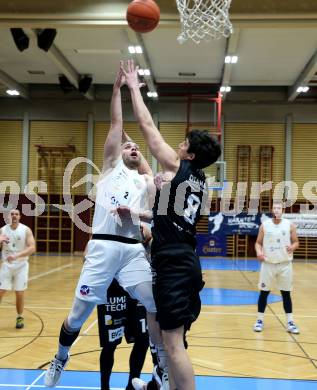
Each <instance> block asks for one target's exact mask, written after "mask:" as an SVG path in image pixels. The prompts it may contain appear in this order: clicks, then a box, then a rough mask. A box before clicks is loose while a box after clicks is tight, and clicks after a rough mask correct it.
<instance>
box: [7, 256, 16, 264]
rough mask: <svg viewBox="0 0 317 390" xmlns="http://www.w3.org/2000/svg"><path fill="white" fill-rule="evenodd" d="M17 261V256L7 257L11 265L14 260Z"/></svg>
mask: <svg viewBox="0 0 317 390" xmlns="http://www.w3.org/2000/svg"><path fill="white" fill-rule="evenodd" d="M16 259H17V255H9V256H8V257H7V261H8V262H9V263H11V261H14V260H16Z"/></svg>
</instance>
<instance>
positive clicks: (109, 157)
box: [102, 67, 124, 172]
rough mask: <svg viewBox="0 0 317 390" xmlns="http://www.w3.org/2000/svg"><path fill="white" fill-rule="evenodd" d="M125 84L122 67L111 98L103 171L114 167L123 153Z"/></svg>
mask: <svg viewBox="0 0 317 390" xmlns="http://www.w3.org/2000/svg"><path fill="white" fill-rule="evenodd" d="M123 84H124V75H123V72H122V69H121V67H120V69H119V71H118V73H117V78H116V81H115V83H114V85H113V91H112V98H111V108H110V110H111V112H110V115H111V123H110V129H109V133H108V136H107V139H106V142H105V145H104V157H103V167H102V171H103V172H105V171H106V170H107V169H109V168H112V167H113V166H114V165H115V163H116V161H117V160H118V158H119V156H120V153H121V140H122V127H123V120H122V105H121V91H120V89H121V87H122V85H123Z"/></svg>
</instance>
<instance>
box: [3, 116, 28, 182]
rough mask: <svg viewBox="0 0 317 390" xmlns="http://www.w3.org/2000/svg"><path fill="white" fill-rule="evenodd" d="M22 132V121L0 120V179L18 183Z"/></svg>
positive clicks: (19, 178)
mask: <svg viewBox="0 0 317 390" xmlns="http://www.w3.org/2000/svg"><path fill="white" fill-rule="evenodd" d="M22 133H23V130H22V121H17V120H0V137H1V140H0V181H4V180H9V181H11V180H12V181H16V182H18V183H20V180H21V161H22V155H21V152H22V142H23V140H22Z"/></svg>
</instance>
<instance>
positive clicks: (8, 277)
mask: <svg viewBox="0 0 317 390" xmlns="http://www.w3.org/2000/svg"><path fill="white" fill-rule="evenodd" d="M28 277H29V262H28V261H20V262H18V261H16V262H14V263H11V264H10V263H7V262H6V261H2V262H1V265H0V290H14V291H24V290H26V289H27V286H28Z"/></svg>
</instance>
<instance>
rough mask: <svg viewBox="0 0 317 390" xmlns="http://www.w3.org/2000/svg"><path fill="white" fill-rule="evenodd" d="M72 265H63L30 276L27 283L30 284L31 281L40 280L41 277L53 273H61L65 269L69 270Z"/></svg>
mask: <svg viewBox="0 0 317 390" xmlns="http://www.w3.org/2000/svg"><path fill="white" fill-rule="evenodd" d="M72 265H73V263H69V264H66V265H63V266H62V267H58V268H53V269H51V270H49V271H47V272H42V273H41V274H38V275H34V276H31V277H30V278H29V280H28V281H29V282H30V281H32V280H37V279H40V278H41V277H43V276H47V275H50V274H53V273H55V272H58V271H61V270H63V269H65V268H69V267H71V266H72Z"/></svg>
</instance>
